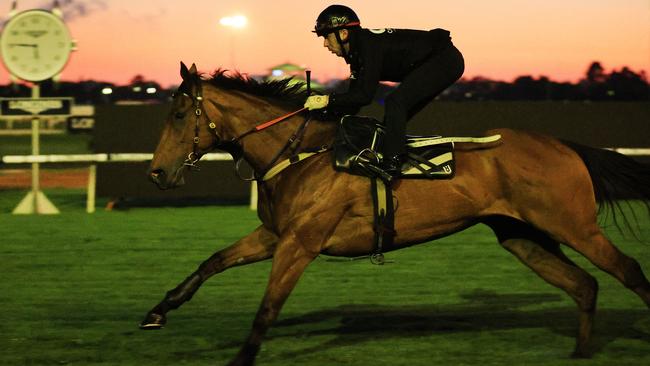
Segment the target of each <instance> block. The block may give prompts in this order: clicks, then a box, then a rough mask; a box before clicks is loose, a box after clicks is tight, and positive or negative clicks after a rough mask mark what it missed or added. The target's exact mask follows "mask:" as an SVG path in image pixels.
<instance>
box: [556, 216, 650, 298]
mask: <svg viewBox="0 0 650 366" xmlns="http://www.w3.org/2000/svg"><path fill="white" fill-rule="evenodd" d="M594 225H595V224H594ZM585 232H586V233H590V234H589V235H585V238H584V239H578V238H575V237H568V238H567V242H566V243H567V245H569V246H571V247H572V248H573V249H575V250H576V251H578V252H580V253H581V254H582V255H584V256H585V257H587V259H589V260H590V261H591V262H592V263H593V264H594V265H596V266H597V267H598V268H600V269H602V270H603V271H605V272H607V273H609V274H611V275H612V276H614V277H616V278H617V279H618V280H619V281H621V283H622V284H623V285H624V286H625V287H627V288H629V289H630V290H632V291H634V292H635V293H636V294H637V295H639V297H641V299H642V300H643V302H645V304H646V306H648V307H649V308H650V282H648V279H647V278H646V276H645V274H644V273H643V270H642V269H641V266H640V265H639V262H637V261H636V260H635V259H634V258H631V257H628V256H627V255H625V254H623V253H622V252H621V251H620V250H618V248H616V247H615V246H614V244H612V242H611V241H609V239H607V237H605V235H604V234H603V233H602V231H601V230H600V228H599V227H597V226H594V227H593V228H592V230H586V231H585Z"/></svg>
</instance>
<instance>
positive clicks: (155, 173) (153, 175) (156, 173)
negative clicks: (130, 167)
mask: <svg viewBox="0 0 650 366" xmlns="http://www.w3.org/2000/svg"><path fill="white" fill-rule="evenodd" d="M164 176H165V171H164V170H162V169H154V170H152V171H150V172H149V178H150V179H151V180H152V181H154V182H159V181H160V180H161V179H162V178H163V177H164Z"/></svg>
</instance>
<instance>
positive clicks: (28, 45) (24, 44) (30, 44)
mask: <svg viewBox="0 0 650 366" xmlns="http://www.w3.org/2000/svg"><path fill="white" fill-rule="evenodd" d="M9 45H10V46H12V47H34V48H37V47H38V45H37V44H36V43H9Z"/></svg>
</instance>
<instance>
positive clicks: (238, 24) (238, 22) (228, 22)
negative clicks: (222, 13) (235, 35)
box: [219, 15, 248, 28]
mask: <svg viewBox="0 0 650 366" xmlns="http://www.w3.org/2000/svg"><path fill="white" fill-rule="evenodd" d="M219 23H221V25H223V26H225V27H233V28H244V27H245V26H246V24H248V19H247V18H246V17H245V16H243V15H233V16H230V17H223V18H221V20H220V21H219Z"/></svg>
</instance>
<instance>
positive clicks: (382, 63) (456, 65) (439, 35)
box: [305, 5, 465, 175]
mask: <svg viewBox="0 0 650 366" xmlns="http://www.w3.org/2000/svg"><path fill="white" fill-rule="evenodd" d="M314 33H316V35H318V36H320V37H323V38H324V43H323V46H324V47H327V48H328V49H329V50H330V52H332V53H334V54H335V55H336V56H339V57H343V58H344V59H345V62H346V63H347V64H349V65H350V72H351V76H350V87H349V89H348V91H347V92H345V93H340V94H330V95H314V96H310V97H308V98H307V101H306V102H305V107H306V108H309V109H310V110H313V109H321V108H326V107H327V108H328V109H330V108H331V109H333V110H336V109H348V108H350V107H361V106H363V105H367V104H370V103H371V102H372V100H373V98H374V96H375V93H376V91H377V87H378V85H379V82H380V81H394V82H400V85H399V86H398V87H397V88H396V89H395V90H394V91H393V92H391V93H390V95H389V96H388V97H387V98H386V101H385V107H386V109H385V115H384V126H385V128H386V135H385V137H384V146H383V148H382V150H381V151H380V153H381V155H382V157H383V158H382V167H383V169H385V170H386V171H387V172H388V173H390V174H392V175H397V174H399V171H400V167H401V164H402V162H403V161H404V158H405V154H406V146H405V140H406V123H407V122H408V120H409V119H410V118H411V117H413V115H415V114H416V113H417V112H419V111H420V110H421V109H422V108H423V107H424V106H425V105H426V104H427V103H429V102H430V101H432V100H433V99H434V98H435V97H436V96H437V95H438V94H440V93H441V92H442V91H443V90H445V89H446V88H447V87H449V86H450V85H452V84H453V83H454V82H456V81H457V80H458V79H459V78H460V77H461V75H462V74H463V71H464V69H465V66H464V61H463V56H462V55H461V53H460V52H459V51H458V49H456V47H454V45H453V44H452V42H451V37H450V36H449V32H448V31H446V30H444V29H433V30H430V31H420V30H410V29H390V28H385V29H365V28H361V22H360V21H359V17H358V16H357V14H356V13H355V12H354V11H353V10H352V9H350V8H348V7H347V6H343V5H331V6H329V7H328V8H326V9H325V10H323V11H322V12H321V13H320V15H319V16H318V19H317V20H316V27H315V29H314Z"/></svg>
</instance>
